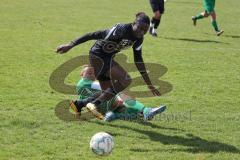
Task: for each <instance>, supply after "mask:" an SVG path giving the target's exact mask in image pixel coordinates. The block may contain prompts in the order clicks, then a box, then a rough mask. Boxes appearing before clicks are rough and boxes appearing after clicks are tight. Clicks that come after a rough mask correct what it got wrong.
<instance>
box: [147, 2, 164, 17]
mask: <svg viewBox="0 0 240 160" xmlns="http://www.w3.org/2000/svg"><path fill="white" fill-rule="evenodd" d="M150 4H151V7H152V11H153V12H156V11H159V12H160V13H161V14H163V13H164V0H150Z"/></svg>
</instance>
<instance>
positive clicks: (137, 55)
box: [134, 50, 161, 96]
mask: <svg viewBox="0 0 240 160" xmlns="http://www.w3.org/2000/svg"><path fill="white" fill-rule="evenodd" d="M134 62H135V65H136V67H137V69H138V71H139V72H140V73H141V75H142V77H143V79H144V81H145V83H146V84H147V86H148V88H149V89H150V90H151V92H152V93H153V95H155V96H160V95H161V94H160V93H159V91H158V90H157V89H156V88H155V87H154V86H153V85H152V82H151V80H150V78H149V76H148V73H147V71H146V68H145V64H144V62H143V58H142V52H141V50H140V51H138V50H134Z"/></svg>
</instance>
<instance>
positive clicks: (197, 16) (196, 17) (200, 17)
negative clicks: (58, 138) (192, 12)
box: [195, 13, 204, 19]
mask: <svg viewBox="0 0 240 160" xmlns="http://www.w3.org/2000/svg"><path fill="white" fill-rule="evenodd" d="M202 18H204V17H203V15H202V14H201V13H199V14H198V15H196V16H195V19H202Z"/></svg>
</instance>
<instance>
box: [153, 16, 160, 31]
mask: <svg viewBox="0 0 240 160" xmlns="http://www.w3.org/2000/svg"><path fill="white" fill-rule="evenodd" d="M151 23H152V24H154V28H155V29H157V28H158V26H159V24H160V19H156V18H154V17H152V20H151Z"/></svg>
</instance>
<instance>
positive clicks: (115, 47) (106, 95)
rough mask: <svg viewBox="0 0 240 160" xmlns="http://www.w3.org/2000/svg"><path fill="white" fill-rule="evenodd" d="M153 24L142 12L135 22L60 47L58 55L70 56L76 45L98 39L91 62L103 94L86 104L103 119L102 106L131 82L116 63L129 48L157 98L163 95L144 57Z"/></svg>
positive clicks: (87, 35) (119, 25)
mask: <svg viewBox="0 0 240 160" xmlns="http://www.w3.org/2000/svg"><path fill="white" fill-rule="evenodd" d="M149 24H150V19H149V17H148V16H147V15H146V14H145V13H143V12H139V13H137V14H136V19H135V21H134V22H133V23H129V24H116V25H115V26H113V27H112V28H110V29H106V30H100V31H96V32H92V33H88V34H85V35H84V36H82V37H80V38H78V39H76V40H73V41H71V42H70V43H68V44H64V45H60V46H59V47H58V48H57V50H56V52H57V53H66V52H68V51H69V50H70V49H71V48H73V47H75V46H76V45H79V44H81V43H84V42H86V41H88V40H97V41H96V42H95V44H94V45H93V46H92V47H91V49H90V54H89V60H90V64H91V66H92V67H93V68H94V73H95V76H96V78H97V79H98V81H99V83H100V85H101V88H102V90H103V92H102V93H100V94H95V95H94V96H92V97H90V98H88V99H87V100H86V101H85V104H86V107H87V109H88V110H89V111H90V112H92V114H93V115H94V116H96V117H97V118H98V119H103V115H102V114H101V113H99V112H98V106H99V105H100V104H101V103H102V102H103V101H106V100H109V99H111V98H112V97H113V96H115V95H116V94H117V93H119V92H121V91H123V90H124V89H125V88H127V87H128V86H129V85H130V83H131V78H130V76H129V75H128V73H127V72H126V71H125V70H124V69H123V68H122V67H121V66H120V65H119V64H118V63H117V62H116V61H114V56H115V54H117V53H118V52H120V51H121V50H123V49H126V48H128V47H131V46H132V48H133V53H134V62H135V64H136V67H137V69H138V71H139V72H140V73H141V75H142V77H143V79H144V81H145V83H146V84H147V86H148V88H149V89H150V90H151V92H152V93H153V95H155V96H159V95H160V93H159V91H158V90H157V89H156V88H155V87H154V86H153V85H152V83H151V80H150V78H149V76H148V73H147V72H146V68H145V65H144V62H143V58H142V43H143V37H144V34H146V33H147V31H148V29H149Z"/></svg>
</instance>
